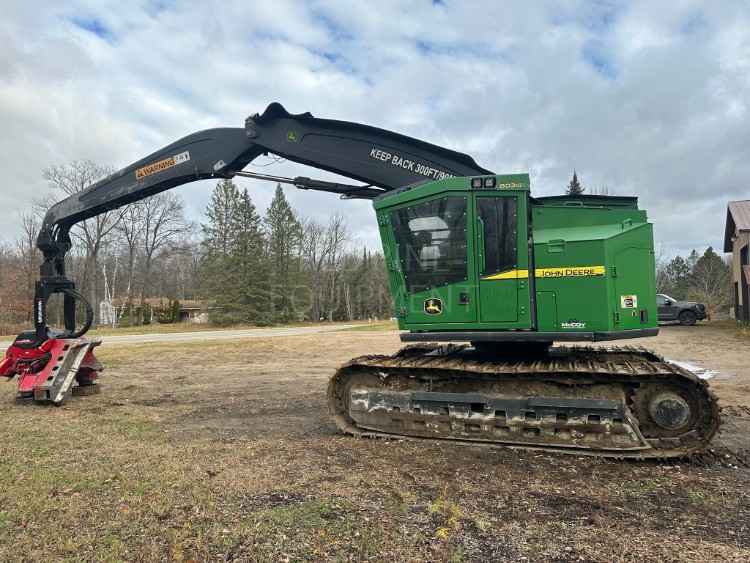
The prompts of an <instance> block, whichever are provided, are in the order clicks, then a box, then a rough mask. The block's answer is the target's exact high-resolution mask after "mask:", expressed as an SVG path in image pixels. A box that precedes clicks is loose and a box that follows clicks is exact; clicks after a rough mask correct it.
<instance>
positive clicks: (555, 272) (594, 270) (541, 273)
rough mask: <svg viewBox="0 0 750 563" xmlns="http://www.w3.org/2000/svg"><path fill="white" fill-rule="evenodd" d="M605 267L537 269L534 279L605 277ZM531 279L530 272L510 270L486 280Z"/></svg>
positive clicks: (488, 277)
mask: <svg viewBox="0 0 750 563" xmlns="http://www.w3.org/2000/svg"><path fill="white" fill-rule="evenodd" d="M606 271H607V270H606V268H605V267H604V266H565V267H563V268H537V269H536V270H535V271H534V277H537V278H577V277H591V276H603V275H604V274H605V273H606ZM528 277H529V271H528V270H510V271H508V272H501V273H499V274H492V275H491V276H487V277H486V278H482V280H483V281H485V280H515V279H523V278H528Z"/></svg>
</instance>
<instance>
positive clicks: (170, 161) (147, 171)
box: [135, 151, 190, 180]
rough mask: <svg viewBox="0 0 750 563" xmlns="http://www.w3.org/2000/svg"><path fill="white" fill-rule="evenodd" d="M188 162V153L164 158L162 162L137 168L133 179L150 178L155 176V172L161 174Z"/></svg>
mask: <svg viewBox="0 0 750 563" xmlns="http://www.w3.org/2000/svg"><path fill="white" fill-rule="evenodd" d="M188 160H190V152H188V151H185V152H181V153H180V154H176V155H174V156H170V157H169V158H165V159H164V160H160V161H158V162H154V163H152V164H147V165H146V166H144V167H142V168H138V169H137V170H136V171H135V177H136V179H137V180H142V179H143V178H145V177H146V176H151V174H156V173H157V172H161V171H163V170H166V169H167V168H172V167H173V166H177V165H178V164H182V163H183V162H187V161H188Z"/></svg>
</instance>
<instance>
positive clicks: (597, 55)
mask: <svg viewBox="0 0 750 563" xmlns="http://www.w3.org/2000/svg"><path fill="white" fill-rule="evenodd" d="M581 55H582V56H583V60H584V61H586V62H587V63H588V64H589V65H591V66H592V67H593V68H594V70H595V71H596V72H598V73H599V74H601V75H602V76H604V77H605V78H608V79H610V80H612V79H614V78H616V77H617V69H616V68H615V66H614V63H613V62H612V60H611V59H610V58H609V57H608V56H607V53H606V50H605V48H604V45H603V44H602V42H601V41H597V40H592V41H587V42H586V43H584V45H583V48H582V49H581Z"/></svg>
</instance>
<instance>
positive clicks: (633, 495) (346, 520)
mask: <svg viewBox="0 0 750 563" xmlns="http://www.w3.org/2000/svg"><path fill="white" fill-rule="evenodd" d="M398 345H399V344H398V340H397V338H396V336H395V334H394V333H392V332H387V331H383V332H380V333H371V332H367V333H365V332H357V331H354V332H339V333H336V334H335V335H334V334H327V335H314V336H299V337H292V338H283V339H282V338H275V339H268V340H260V339H257V340H243V341H238V342H236V343H231V344H230V343H215V342H214V343H202V344H182V345H178V344H170V345H161V344H159V345H156V344H151V345H143V346H111V347H109V348H108V347H107V346H106V342H105V345H104V346H103V347H102V348H101V352H100V353H99V356H100V358H101V359H102V361H103V362H104V363H105V365H106V366H107V368H108V371H107V372H106V374H105V376H104V378H103V380H104V384H103V393H102V394H101V395H98V396H92V397H85V398H80V399H77V398H76V399H73V400H72V401H71V402H70V403H69V404H67V405H66V406H64V407H62V408H44V407H39V406H33V405H16V404H14V403H13V402H12V396H13V388H12V386H11V385H5V386H3V387H1V388H0V417H1V418H2V420H3V425H2V426H0V560H2V561H13V560H60V559H68V560H81V561H93V560H96V561H121V560H140V561H157V560H172V561H189V560H193V561H206V560H240V561H284V560H290V561H319V560H334V561H365V560H377V561H385V560H389V561H486V560H499V561H520V560H527V561H665V560H669V561H674V560H692V561H731V560H735V561H743V560H747V559H748V558H750V528H749V526H750V496H749V494H748V484H750V470H748V469H747V468H733V467H731V466H729V464H728V463H722V462H721V460H720V459H718V458H712V459H711V460H709V462H708V464H707V465H706V464H704V463H698V462H681V463H621V462H613V461H604V460H596V459H586V458H576V457H559V456H552V455H542V454H539V453H529V452H517V451H513V450H505V449H498V450H491V449H483V448H472V447H461V446H454V445H451V444H436V443H430V442H397V441H391V442H385V441H376V440H355V439H352V438H348V437H345V436H341V435H339V434H338V433H337V432H336V430H335V428H334V427H333V426H332V424H331V423H330V422H329V420H328V415H327V413H326V408H325V385H326V381H327V378H328V376H329V375H330V374H331V373H332V372H333V369H334V368H335V366H336V365H338V364H340V363H342V362H343V361H344V360H345V359H347V358H349V357H352V356H356V355H359V354H363V353H367V352H389V351H392V350H394V349H395V348H397V347H398ZM688 345H689V343H686V346H688Z"/></svg>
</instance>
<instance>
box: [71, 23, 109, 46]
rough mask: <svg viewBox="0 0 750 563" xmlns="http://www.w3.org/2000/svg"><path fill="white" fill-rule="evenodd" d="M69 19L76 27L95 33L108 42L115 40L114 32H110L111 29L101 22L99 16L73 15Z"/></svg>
mask: <svg viewBox="0 0 750 563" xmlns="http://www.w3.org/2000/svg"><path fill="white" fill-rule="evenodd" d="M70 21H71V22H72V23H73V25H75V26H76V27H78V28H80V29H83V30H84V31H88V32H89V33H93V34H94V35H96V36H97V37H99V38H100V39H104V40H105V41H107V42H108V43H112V42H113V41H114V40H115V34H114V33H112V30H111V29H109V28H108V27H107V26H106V25H104V22H102V20H100V19H99V18H94V17H88V18H87V17H73V18H71V19H70Z"/></svg>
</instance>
